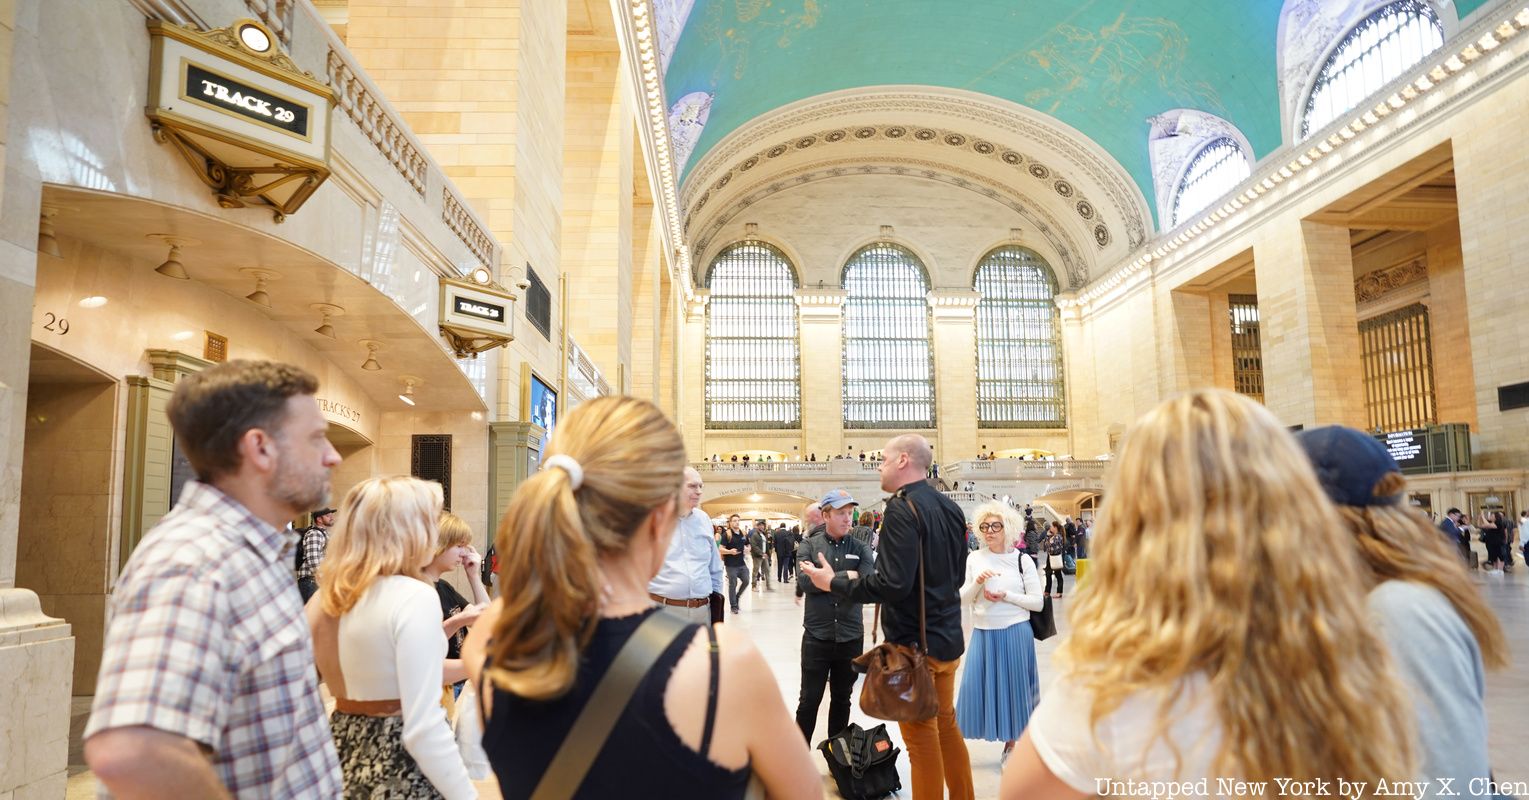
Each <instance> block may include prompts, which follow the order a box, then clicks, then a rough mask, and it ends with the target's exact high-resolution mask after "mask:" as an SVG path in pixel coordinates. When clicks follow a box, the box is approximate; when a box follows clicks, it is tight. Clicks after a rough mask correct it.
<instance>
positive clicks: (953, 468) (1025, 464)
mask: <svg viewBox="0 0 1529 800" xmlns="http://www.w3.org/2000/svg"><path fill="white" fill-rule="evenodd" d="M1109 467H1110V462H1108V461H1098V460H1094V459H1090V460H1086V461H1085V460H1076V459H1070V458H1069V459H1055V460H1051V461H1021V460H1019V459H1017V458H1000V459H996V460H993V461H957V462H955V463H952V464H945V465H943V466H941V467H940V477H941V478H944V479H945V480H947V481H959V480H1026V479H1035V478H1103V477H1104V474H1105V472H1106V471H1108V470H1109Z"/></svg>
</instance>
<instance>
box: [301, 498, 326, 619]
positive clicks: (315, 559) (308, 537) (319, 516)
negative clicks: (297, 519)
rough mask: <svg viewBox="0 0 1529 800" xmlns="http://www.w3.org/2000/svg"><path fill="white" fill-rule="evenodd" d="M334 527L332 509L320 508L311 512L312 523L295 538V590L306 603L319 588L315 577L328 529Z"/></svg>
mask: <svg viewBox="0 0 1529 800" xmlns="http://www.w3.org/2000/svg"><path fill="white" fill-rule="evenodd" d="M333 527H334V509H332V508H328V507H325V508H321V509H319V510H317V511H315V512H313V525H311V526H309V527H307V528H303V529H302V530H301V531H298V540H297V590H298V591H299V592H302V595H303V602H304V603H307V602H308V598H310V597H312V596H313V595H314V594H315V593H317V592H318V590H319V582H318V578H317V577H316V576H317V575H318V574H319V565H321V564H323V563H324V551H325V549H326V548H328V547H329V529H330V528H333Z"/></svg>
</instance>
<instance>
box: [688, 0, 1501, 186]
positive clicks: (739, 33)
mask: <svg viewBox="0 0 1529 800" xmlns="http://www.w3.org/2000/svg"><path fill="white" fill-rule="evenodd" d="M1489 2H1492V0H1457V2H1456V4H1455V5H1456V8H1457V10H1458V12H1459V14H1460V17H1461V18H1462V19H1464V18H1465V17H1466V16H1467V15H1468V14H1470V13H1471V12H1472V11H1474V10H1475V9H1476V8H1478V7H1480V6H1482V5H1484V4H1486V3H1489ZM1282 5H1283V2H1282V0H696V1H695V7H694V9H693V10H692V11H691V13H690V17H689V20H688V22H687V24H686V25H685V28H684V30H683V32H682V34H681V36H680V39H679V43H678V44H677V46H676V48H675V51H674V55H673V58H672V59H671V61H670V63H669V67H668V70H667V72H666V74H665V90H666V92H667V94H668V97H669V98H670V100H671V102H672V101H674V100H675V99H677V98H680V97H683V96H685V95H686V94H689V93H691V92H708V93H711V94H713V95H715V98H714V100H713V101H712V106H711V112H710V118H709V120H708V121H707V124H706V127H705V129H704V130H703V132H702V134H701V137H700V140H699V141H698V143H697V145H696V148H695V152H694V154H693V155H691V157H690V159H689V161H688V162H687V163H686V171H687V174H688V170H689V169H691V168H693V167H694V166H695V165H696V164H697V163H698V162H699V161H700V160H701V158H702V157H703V156H704V155H705V153H706V151H707V150H709V149H710V148H711V147H712V146H713V145H715V144H716V143H717V142H719V141H720V140H721V139H722V138H723V137H725V136H726V135H727V134H729V133H731V132H732V131H734V130H736V129H737V128H738V127H739V126H741V125H743V124H744V123H746V122H748V121H749V120H750V119H753V118H754V117H756V116H759V115H761V114H765V113H767V112H769V111H770V110H771V109H774V108H778V107H780V106H783V105H787V104H789V103H792V102H795V101H798V100H803V99H805V98H809V97H812V96H814V95H818V94H822V93H824V92H830V91H836V90H843V89H853V88H856V87H864V86H877V85H884V84H923V85H933V86H941V87H948V88H953V89H964V90H968V91H973V92H980V93H983V94H988V95H992V96H995V97H998V98H1002V99H1005V100H1010V101H1013V102H1015V103H1019V104H1021V105H1024V106H1027V107H1029V108H1032V109H1035V110H1037V111H1040V112H1043V113H1045V114H1049V115H1051V116H1053V117H1055V118H1056V119H1058V120H1060V121H1062V122H1064V123H1066V124H1068V125H1071V126H1072V127H1074V128H1076V129H1078V130H1080V131H1082V132H1083V133H1084V134H1085V135H1087V136H1089V137H1090V138H1092V139H1093V140H1094V141H1095V142H1097V143H1098V144H1099V145H1100V146H1102V147H1103V148H1105V149H1106V150H1108V151H1109V152H1110V154H1111V155H1113V156H1114V157H1115V159H1116V160H1117V161H1119V162H1120V163H1121V165H1122V166H1124V167H1125V169H1126V170H1127V171H1129V172H1130V174H1131V176H1132V178H1134V179H1135V181H1136V183H1137V185H1138V186H1139V187H1140V188H1141V190H1142V194H1143V195H1144V196H1146V197H1151V196H1152V195H1153V191H1152V175H1151V169H1150V164H1149V157H1148V149H1147V133H1148V128H1149V123H1148V118H1149V117H1151V116H1153V115H1156V114H1160V113H1162V112H1164V111H1167V110H1170V109H1174V108H1194V109H1199V110H1202V111H1208V112H1210V113H1213V114H1216V115H1218V116H1221V117H1223V118H1225V119H1227V120H1229V121H1231V122H1232V123H1233V124H1235V125H1236V126H1237V127H1238V128H1239V129H1241V130H1242V132H1243V134H1244V135H1245V136H1247V138H1248V141H1249V143H1250V144H1252V146H1253V149H1254V151H1255V152H1254V155H1255V156H1256V157H1260V158H1261V157H1263V156H1264V155H1266V154H1268V153H1269V152H1270V151H1272V150H1274V149H1276V148H1278V147H1279V146H1280V144H1281V133H1280V119H1279V101H1278V87H1277V84H1276V77H1275V63H1276V56H1275V47H1276V34H1277V29H1278V25H1279V15H1280V9H1281V6H1282Z"/></svg>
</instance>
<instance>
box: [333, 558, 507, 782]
mask: <svg viewBox="0 0 1529 800" xmlns="http://www.w3.org/2000/svg"><path fill="white" fill-rule="evenodd" d="M337 645H338V649H339V651H340V652H339V656H340V671H341V673H342V674H343V675H344V678H345V694H346V695H348V696H349V697H350V699H352V700H392V699H395V698H396V699H397V700H398V701H399V702H400V704H401V705H402V706H403V746H404V749H405V750H407V751H408V752H409V755H411V756H413V757H414V760H415V762H417V763H418V764H419V768H420V771H422V772H424V773H425V777H426V778H429V779H430V782H431V783H432V784H434V785H435V788H436V789H437V790H438V791H439V792H440V793H441V794H443V795H445V796H446V797H447V798H448V800H457V798H474V797H477V796H478V792H477V790H476V789H474V788H473V785H472V780H471V779H470V778H469V777H468V776H467V767H466V766H465V765H463V763H462V754H461V752H460V751H459V750H458V749H457V742H456V739H455V738H454V737H453V736H452V733H451V728H450V727H449V726H448V725H447V724H446V710H445V709H444V708H442V707H441V683H442V675H441V669H442V666H443V662H444V661H445V659H446V635H445V633H444V632H443V631H442V630H441V601H440V598H439V596H438V595H436V593H435V589H434V588H433V587H432V586H431V585H430V584H428V583H425V582H423V581H418V580H415V579H413V578H409V577H405V576H402V575H390V576H387V577H384V578H378V579H377V581H376V582H375V583H373V584H372V585H371V586H370V587H368V588H367V590H366V593H365V594H363V595H361V599H360V601H358V602H357V603H356V605H355V607H354V608H352V609H351V610H350V611H348V612H346V613H345V614H344V615H343V616H341V617H340V628H339V636H338V639H337Z"/></svg>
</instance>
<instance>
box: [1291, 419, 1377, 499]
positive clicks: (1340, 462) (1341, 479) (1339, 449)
mask: <svg viewBox="0 0 1529 800" xmlns="http://www.w3.org/2000/svg"><path fill="white" fill-rule="evenodd" d="M1295 438H1296V441H1297V442H1299V443H1300V445H1301V449H1303V450H1305V451H1306V457H1307V458H1309V459H1311V465H1312V466H1313V467H1315V468H1316V471H1317V480H1318V481H1320V482H1321V484H1322V488H1323V489H1325V490H1326V491H1327V496H1328V497H1330V498H1332V501H1333V502H1334V503H1337V504H1338V505H1340V506H1353V507H1355V508H1364V507H1365V506H1384V505H1392V504H1394V503H1396V502H1397V501H1399V500H1400V499H1401V495H1400V494H1395V495H1389V496H1383V497H1376V496H1375V486H1376V484H1379V483H1380V479H1381V478H1384V477H1385V476H1386V475H1387V474H1389V473H1392V472H1401V471H1402V470H1401V467H1398V466H1397V465H1396V459H1394V458H1392V457H1391V454H1390V453H1389V452H1387V451H1386V448H1385V446H1384V445H1382V444H1381V443H1380V442H1379V441H1377V440H1376V439H1375V437H1373V436H1371V435H1369V434H1367V433H1365V432H1363V431H1358V430H1355V429H1353V428H1345V427H1343V426H1342V425H1328V426H1326V427H1322V428H1313V429H1311V430H1306V431H1301V432H1300V433H1297V434H1296V435H1295Z"/></svg>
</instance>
